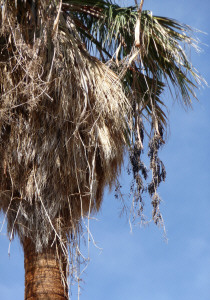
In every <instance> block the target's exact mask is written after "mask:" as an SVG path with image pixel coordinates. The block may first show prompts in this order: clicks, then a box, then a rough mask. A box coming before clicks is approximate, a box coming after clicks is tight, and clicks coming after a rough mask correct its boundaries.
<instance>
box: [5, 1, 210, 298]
mask: <svg viewBox="0 0 210 300" xmlns="http://www.w3.org/2000/svg"><path fill="white" fill-rule="evenodd" d="M119 2H120V3H124V4H126V5H129V4H132V3H133V2H134V1H119ZM143 8H144V9H149V10H151V11H153V13H154V14H156V15H162V16H167V17H171V18H175V19H177V20H179V21H181V22H184V23H187V24H189V25H191V26H193V27H196V28H198V29H200V30H202V31H204V32H207V33H209V28H210V21H209V11H210V2H209V0H203V1H200V2H198V1H195V0H191V1H189V0H185V1H183V0H182V1H181V0H177V1H167V0H145V4H144V7H143ZM199 38H200V40H201V41H202V42H203V43H204V44H208V45H210V37H209V35H204V34H199ZM202 48H203V52H202V53H200V54H196V53H192V54H191V56H192V61H193V64H194V65H195V67H196V68H197V69H199V71H200V73H201V74H202V75H203V76H204V77H205V79H206V80H207V82H208V83H209V84H210V48H209V47H208V46H205V45H203V46H202ZM197 95H198V98H199V101H200V102H195V103H194V109H193V110H192V111H188V112H186V111H184V110H183V108H182V107H181V106H180V105H178V104H170V105H169V106H170V115H169V117H170V134H169V138H168V141H167V143H166V145H165V146H164V148H163V149H162V151H161V158H162V160H163V161H164V163H165V166H166V171H167V179H166V182H165V183H164V184H162V185H161V187H160V190H159V192H160V195H161V197H162V199H163V203H162V204H161V209H162V213H163V216H164V220H165V226H166V231H167V238H168V242H167V243H166V242H165V240H164V238H163V232H162V231H161V229H158V228H157V227H155V226H154V225H153V224H152V223H151V224H150V225H149V226H147V227H145V228H140V227H139V226H136V227H133V233H132V234H131V233H130V227H129V224H128V222H127V219H126V218H125V217H119V215H120V208H121V206H120V203H119V202H118V201H117V200H116V199H115V198H114V195H113V193H108V192H107V193H106V194H105V197H104V202H103V206H102V210H101V212H100V213H99V214H98V215H97V219H98V221H93V222H92V225H91V231H92V233H93V235H94V238H95V241H96V243H97V245H98V246H100V247H101V248H103V250H102V251H100V250H98V249H96V248H95V247H94V246H91V248H90V258H91V262H90V264H89V266H88V268H87V269H86V272H85V274H84V275H83V277H82V279H83V283H82V290H81V296H80V300H95V299H97V300H98V299H100V300H103V299H107V298H109V299H110V300H112V299H113V300H114V299H115V300H116V299H120V300H129V299H132V300H177V299H178V300H186V299H190V300H198V299H201V300H209V299H210V276H209V274H210V271H209V270H210V201H209V187H210V171H209V170H210V159H209V149H210V89H209V88H205V89H201V90H200V91H198V93H197ZM166 96H167V94H166ZM168 98H170V96H169V97H168ZM169 103H172V101H171V100H170V99H169ZM122 182H123V183H124V184H125V185H126V184H127V183H126V182H127V177H126V175H125V174H124V175H123V176H122ZM145 201H148V203H149V199H145ZM5 231H6V229H5V230H4V232H5ZM8 246H9V242H8V239H7V237H6V236H5V235H4V234H2V235H1V236H0V254H1V255H0V295H1V296H0V298H1V299H2V300H3V299H4V300H11V299H17V300H21V299H23V298H24V266H23V252H22V250H21V247H20V245H19V243H18V240H16V239H15V241H14V242H12V244H11V249H10V253H11V254H10V257H8V254H7V253H8ZM72 299H73V300H74V299H77V294H76V288H74V289H73V294H72Z"/></svg>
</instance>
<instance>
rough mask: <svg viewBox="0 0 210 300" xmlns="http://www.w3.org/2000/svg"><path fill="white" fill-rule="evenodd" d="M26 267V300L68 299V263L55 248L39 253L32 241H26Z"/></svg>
mask: <svg viewBox="0 0 210 300" xmlns="http://www.w3.org/2000/svg"><path fill="white" fill-rule="evenodd" d="M58 257H59V259H58ZM24 266H25V298H24V299H25V300H55V299H56V300H67V299H68V289H67V284H66V263H65V261H62V255H59V253H58V251H57V250H56V247H55V246H53V247H50V246H49V247H48V249H45V250H43V251H42V252H41V253H37V252H36V251H35V247H34V244H33V243H32V242H31V240H29V239H27V240H25V242H24Z"/></svg>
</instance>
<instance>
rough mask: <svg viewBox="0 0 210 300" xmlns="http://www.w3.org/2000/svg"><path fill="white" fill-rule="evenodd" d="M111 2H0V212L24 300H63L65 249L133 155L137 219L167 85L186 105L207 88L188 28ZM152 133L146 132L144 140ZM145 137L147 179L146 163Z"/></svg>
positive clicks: (159, 168)
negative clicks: (19, 264)
mask: <svg viewBox="0 0 210 300" xmlns="http://www.w3.org/2000/svg"><path fill="white" fill-rule="evenodd" d="M142 4H143V2H141V5H140V7H138V6H131V7H120V6H119V5H117V4H114V3H113V2H112V1H111V0H109V1H108V0H107V1H102V0H98V1H94V0H85V1H79V0H69V1H67V0H63V1H62V0H60V1H58V0H57V1H56V0H51V1H46V0H43V1H38V0H16V1H11V0H4V1H1V14H0V97H1V98H0V99H1V101H0V126H1V127H0V139H1V143H0V158H1V159H0V168H1V173H0V193H1V198H0V209H1V210H2V211H3V212H4V214H5V219H6V220H7V226H8V233H9V237H10V239H12V238H13V236H14V235H15V234H17V235H18V237H19V239H20V242H21V244H22V245H23V249H24V257H25V261H24V264H25V299H68V285H67V277H68V270H69V261H68V257H69V252H68V250H69V251H73V250H72V249H73V248H74V247H76V249H77V244H76V241H77V238H78V237H79V235H80V233H81V231H82V227H83V220H84V218H86V217H89V216H90V214H92V213H94V212H96V211H98V210H99V209H100V206H101V202H102V199H103V191H104V188H105V187H106V186H107V185H108V186H110V188H111V187H112V186H113V185H116V190H117V191H118V192H119V193H120V191H119V184H118V181H117V178H118V175H119V174H120V170H121V166H122V163H123V158H124V155H125V153H127V152H128V153H129V157H130V166H131V172H132V174H133V183H132V185H131V190H132V192H133V195H134V203H135V204H136V205H138V207H139V208H138V212H139V213H140V215H141V213H142V211H143V201H142V197H141V196H142V193H143V192H145V190H147V191H148V193H149V195H150V196H151V203H152V207H153V219H154V222H155V223H156V224H161V223H162V216H161V213H160V211H159V203H160V198H159V196H158V193H157V189H158V186H159V184H160V182H161V181H164V180H165V175H166V172H165V168H164V165H163V163H162V161H161V160H160V159H159V157H158V150H159V148H160V147H161V146H162V145H163V144H164V137H165V132H166V129H167V114H166V108H167V107H166V105H167V103H166V102H165V101H164V102H163V99H162V98H161V96H162V93H163V91H164V90H165V88H166V87H169V88H170V90H172V89H173V88H174V89H173V90H175V96H176V97H179V98H180V99H181V101H182V103H183V104H184V105H185V106H190V105H191V99H192V98H195V93H194V88H196V87H197V86H198V85H199V84H200V82H201V81H202V78H200V76H199V75H198V73H197V71H196V70H195V69H194V68H193V66H192V64H191V63H190V62H189V60H188V58H187V56H186V54H185V52H184V50H183V45H184V44H189V45H191V46H192V47H196V40H195V39H193V38H192V37H191V33H192V31H191V28H190V27H189V26H187V25H183V24H180V23H178V22H177V21H175V20H172V19H169V18H163V17H157V16H153V15H152V13H151V12H150V11H142ZM148 125H149V126H150V133H148V128H149V127H148ZM145 134H148V136H149V153H148V155H149V158H150V169H151V172H152V181H151V182H150V183H149V184H148V186H147V187H145V183H144V179H146V178H147V173H148V171H147V169H146V167H145V166H144V163H143V162H142V161H141V153H142V150H143V142H144V135H145Z"/></svg>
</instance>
